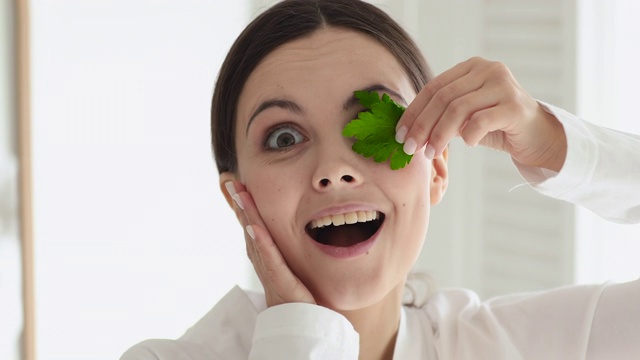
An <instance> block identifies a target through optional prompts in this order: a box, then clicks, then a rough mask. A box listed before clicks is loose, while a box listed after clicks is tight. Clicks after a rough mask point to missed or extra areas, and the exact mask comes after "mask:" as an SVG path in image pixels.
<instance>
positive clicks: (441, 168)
mask: <svg viewBox="0 0 640 360" xmlns="http://www.w3.org/2000/svg"><path fill="white" fill-rule="evenodd" d="M448 159H449V147H448V146H447V147H446V148H445V149H444V151H443V152H442V155H440V156H438V157H437V158H435V159H433V160H432V161H431V165H432V166H433V167H432V169H431V181H430V183H429V187H430V189H429V190H430V195H431V205H432V206H433V205H436V204H438V203H440V201H442V198H443V197H444V193H445V192H446V191H447V186H448V185H449V168H448V167H447V161H448Z"/></svg>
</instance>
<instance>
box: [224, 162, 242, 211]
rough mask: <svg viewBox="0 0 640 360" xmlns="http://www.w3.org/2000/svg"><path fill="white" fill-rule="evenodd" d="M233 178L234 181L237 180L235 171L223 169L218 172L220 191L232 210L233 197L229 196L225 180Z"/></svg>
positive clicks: (228, 180)
mask: <svg viewBox="0 0 640 360" xmlns="http://www.w3.org/2000/svg"><path fill="white" fill-rule="evenodd" d="M234 180H236V181H237V180H238V177H237V176H236V174H235V173H232V172H228V171H225V172H223V173H221V174H220V191H222V194H223V195H224V198H225V200H227V204H229V207H231V209H232V210H233V205H234V201H233V198H232V197H231V194H230V193H229V191H228V190H227V187H226V185H225V184H226V183H227V182H230V181H234Z"/></svg>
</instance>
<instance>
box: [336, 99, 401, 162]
mask: <svg viewBox="0 0 640 360" xmlns="http://www.w3.org/2000/svg"><path fill="white" fill-rule="evenodd" d="M354 95H355V97H356V98H357V99H358V100H359V101H360V104H362V106H364V107H365V108H367V110H366V111H362V112H360V113H358V118H357V119H354V120H351V121H350V122H349V123H348V124H347V125H345V127H344V129H342V135H343V136H346V137H348V138H355V139H356V141H355V142H354V143H353V146H352V147H351V148H352V149H353V151H355V152H356V153H358V154H360V155H362V156H364V157H373V160H374V161H375V162H379V163H380V162H385V161H387V160H390V161H389V162H390V167H391V170H398V169H401V168H403V167H405V166H406V165H407V164H409V162H410V161H411V158H412V157H413V155H407V154H406V153H405V152H404V151H403V150H402V144H400V143H399V142H397V141H396V139H395V135H396V124H397V123H398V120H400V116H402V113H404V110H405V108H404V107H403V106H401V105H399V104H398V103H396V102H395V101H393V100H391V98H390V97H389V95H387V94H383V95H382V99H381V98H380V95H378V93H377V92H375V91H371V92H367V91H356V92H354Z"/></svg>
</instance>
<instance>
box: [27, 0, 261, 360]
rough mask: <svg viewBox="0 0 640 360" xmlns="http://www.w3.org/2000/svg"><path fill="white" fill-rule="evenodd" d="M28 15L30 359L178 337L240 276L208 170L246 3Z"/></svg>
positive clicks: (232, 233) (38, 0) (121, 1)
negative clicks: (217, 86)
mask: <svg viewBox="0 0 640 360" xmlns="http://www.w3.org/2000/svg"><path fill="white" fill-rule="evenodd" d="M220 5H221V3H220V2H217V1H213V2H212V1H199V0H188V1H185V0H165V1H153V2H149V1H143V0H135V1H130V0H117V1H115V0H96V1H84V0H63V1H47V0H34V1H32V3H31V12H32V14H31V15H32V39H31V40H32V71H33V76H32V79H33V98H32V105H33V167H34V168H33V174H34V183H33V186H34V223H35V225H34V226H35V229H34V230H35V234H34V236H35V263H36V268H35V286H36V289H35V293H36V340H37V341H36V343H37V357H38V359H39V360H52V359H64V360H71V359H115V358H118V357H119V355H120V354H121V353H122V352H123V351H124V350H126V349H127V348H128V347H129V346H131V345H133V344H134V343H136V342H139V341H141V340H144V339H147V338H154V337H160V338H162V337H167V338H175V337H178V336H180V335H181V334H182V333H183V331H184V330H186V329H187V328H188V327H189V326H190V325H192V324H193V323H194V322H195V321H196V320H197V319H199V318H200V317H201V316H202V315H203V314H204V313H206V312H207V311H208V310H209V309H210V308H211V307H212V306H213V304H215V303H216V301H217V300H218V299H219V298H220V297H221V296H222V295H223V294H225V293H226V292H227V291H228V290H229V289H230V288H231V287H232V286H233V285H234V284H236V283H240V284H245V283H247V282H248V281H249V280H248V270H249V265H248V261H246V260H245V259H246V256H245V246H244V242H243V238H242V233H241V232H240V230H241V229H240V227H239V226H237V225H236V220H235V217H234V216H233V214H232V212H231V210H229V209H228V207H227V206H226V203H224V201H223V198H222V196H221V194H220V191H219V187H218V177H217V171H216V169H215V164H214V161H213V158H212V155H211V146H210V130H209V112H210V97H211V94H212V90H213V84H214V80H215V77H216V75H217V71H218V69H219V67H220V64H221V61H222V59H223V56H224V55H225V54H226V51H227V50H228V48H229V46H230V45H231V42H232V41H233V40H234V39H235V37H236V36H237V34H238V33H239V32H240V30H241V29H242V28H243V26H244V25H245V24H246V22H247V20H248V16H247V15H246V14H247V12H248V11H247V6H246V5H245V3H244V2H242V1H234V2H228V3H225V4H224V7H221V6H220Z"/></svg>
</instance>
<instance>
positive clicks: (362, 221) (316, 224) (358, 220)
mask: <svg viewBox="0 0 640 360" xmlns="http://www.w3.org/2000/svg"><path fill="white" fill-rule="evenodd" d="M383 222H384V214H383V213H381V212H379V211H353V212H348V213H344V214H338V215H330V216H325V217H323V218H321V219H316V220H313V221H311V222H310V223H308V224H307V226H306V227H305V231H306V232H307V234H309V236H311V238H312V239H313V240H315V241H317V242H319V243H321V244H324V245H330V246H337V247H349V246H353V245H355V244H358V243H361V242H363V241H366V240H368V239H369V238H371V237H372V236H373V234H375V233H376V231H378V229H379V228H380V226H382V223H383Z"/></svg>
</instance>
